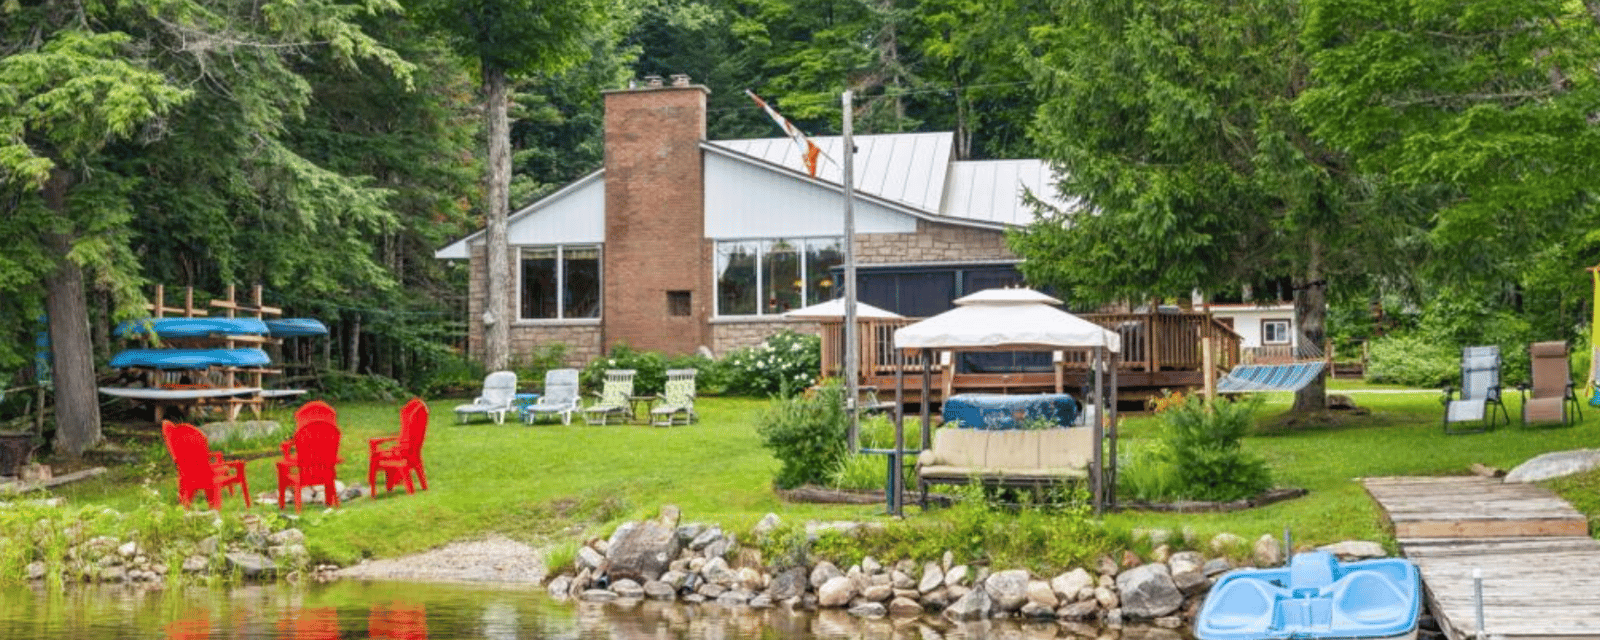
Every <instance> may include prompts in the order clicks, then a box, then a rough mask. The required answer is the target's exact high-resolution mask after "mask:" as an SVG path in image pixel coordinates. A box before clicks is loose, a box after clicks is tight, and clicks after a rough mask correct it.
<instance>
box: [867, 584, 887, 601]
mask: <svg viewBox="0 0 1600 640" xmlns="http://www.w3.org/2000/svg"><path fill="white" fill-rule="evenodd" d="M893 596H894V588H893V587H891V586H889V585H886V584H875V585H871V586H868V587H867V588H865V589H862V590H861V599H863V600H866V601H868V602H884V601H887V600H888V599H889V598H891V597H893Z"/></svg>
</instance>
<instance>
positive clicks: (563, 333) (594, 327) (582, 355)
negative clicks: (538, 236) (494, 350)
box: [467, 244, 602, 367]
mask: <svg viewBox="0 0 1600 640" xmlns="http://www.w3.org/2000/svg"><path fill="white" fill-rule="evenodd" d="M485 251H486V248H485V246H484V245H481V244H480V245H478V246H475V247H472V277H471V280H470V282H469V284H468V285H467V290H468V296H467V351H468V353H469V355H470V356H471V357H473V358H476V359H479V360H481V359H483V309H484V307H485V305H487V304H489V300H488V298H489V295H488V287H489V276H488V273H489V267H488V260H486V259H485V257H484V254H485ZM517 255H518V247H516V246H512V247H511V264H512V265H513V268H515V265H516V264H517ZM509 298H510V300H511V304H512V308H511V309H509V310H507V312H506V313H504V314H502V315H501V317H504V318H515V317H516V304H517V292H516V291H512V292H511V295H510V297H509ZM601 335H602V331H601V328H600V323H599V321H590V324H552V323H518V322H515V321H513V322H512V324H511V364H512V366H516V365H518V364H521V363H522V362H524V361H526V360H527V358H528V356H529V354H532V353H533V352H534V351H535V350H536V349H537V348H538V347H541V346H544V345H547V344H550V343H552V342H560V343H563V344H565V345H567V357H566V363H567V365H568V366H573V367H581V366H583V365H585V364H588V363H589V361H590V360H593V359H595V358H596V357H598V356H599V355H600V337H601Z"/></svg>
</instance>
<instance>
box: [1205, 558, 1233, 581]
mask: <svg viewBox="0 0 1600 640" xmlns="http://www.w3.org/2000/svg"><path fill="white" fill-rule="evenodd" d="M1232 568H1233V563H1231V562H1228V559H1227V558H1212V559H1210V560H1207V561H1206V566H1205V572H1206V577H1207V578H1211V577H1215V576H1219V575H1222V574H1224V573H1227V572H1228V570H1229V569H1232Z"/></svg>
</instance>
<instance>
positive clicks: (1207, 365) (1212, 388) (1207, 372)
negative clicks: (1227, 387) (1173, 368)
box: [1200, 336, 1217, 403]
mask: <svg viewBox="0 0 1600 640" xmlns="http://www.w3.org/2000/svg"><path fill="white" fill-rule="evenodd" d="M1214 363H1215V358H1214V357H1213V355H1212V346H1211V336H1206V337H1204V338H1201V339H1200V367H1201V369H1200V371H1201V374H1200V375H1201V379H1202V380H1204V381H1205V386H1204V387H1203V389H1204V393H1205V397H1206V402H1207V403H1210V402H1215V401H1216V399H1217V369H1216V367H1215V366H1214Z"/></svg>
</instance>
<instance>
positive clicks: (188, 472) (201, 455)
mask: <svg viewBox="0 0 1600 640" xmlns="http://www.w3.org/2000/svg"><path fill="white" fill-rule="evenodd" d="M161 438H162V439H163V440H165V441H166V443H167V452H169V453H171V454H172V461H173V462H174V463H176V464H177V466H178V503H179V504H182V505H183V506H184V508H188V507H189V505H190V503H192V502H194V492H196V491H204V492H206V503H207V504H210V505H211V508H212V509H215V510H218V511H220V510H221V509H222V496H221V494H219V493H218V491H219V490H220V489H222V488H224V487H226V488H227V489H228V491H229V494H230V495H231V494H232V492H233V486H234V485H239V490H240V491H241V492H243V493H244V506H245V507H249V506H250V483H249V481H247V480H246V479H245V475H244V461H243V460H223V459H222V454H221V453H217V452H215V451H212V450H211V447H210V445H207V444H206V434H204V433H202V432H201V431H200V430H199V429H196V428H195V427H194V425H192V424H173V423H171V422H170V421H165V420H163V421H162V422H161Z"/></svg>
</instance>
